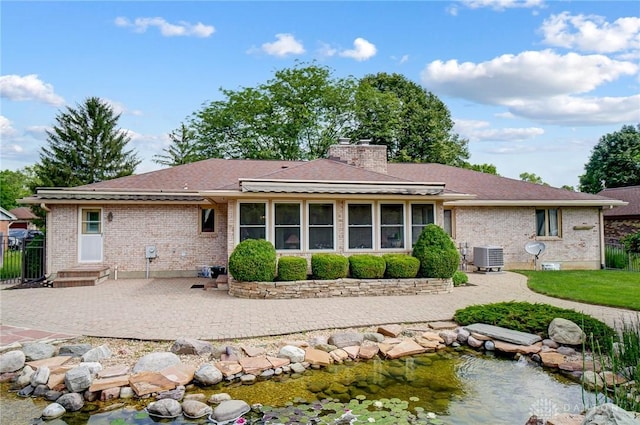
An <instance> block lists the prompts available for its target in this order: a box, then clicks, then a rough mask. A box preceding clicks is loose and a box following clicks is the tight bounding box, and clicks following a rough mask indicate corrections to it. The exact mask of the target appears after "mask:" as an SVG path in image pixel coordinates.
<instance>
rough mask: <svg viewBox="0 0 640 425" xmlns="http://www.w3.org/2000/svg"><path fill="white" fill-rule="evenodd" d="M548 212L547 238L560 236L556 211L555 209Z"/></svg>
mask: <svg viewBox="0 0 640 425" xmlns="http://www.w3.org/2000/svg"><path fill="white" fill-rule="evenodd" d="M548 211H549V236H558V235H559V234H560V231H559V226H558V210H557V209H556V208H553V209H550V210H548Z"/></svg>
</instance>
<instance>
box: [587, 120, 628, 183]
mask: <svg viewBox="0 0 640 425" xmlns="http://www.w3.org/2000/svg"><path fill="white" fill-rule="evenodd" d="M635 185H640V124H638V125H637V126H636V127H634V126H632V125H624V126H622V128H621V129H620V130H619V131H615V132H613V133H609V134H605V135H604V136H602V137H601V138H600V140H599V141H598V144H597V145H596V146H595V147H594V148H593V150H592V151H591V156H590V157H589V162H587V164H585V173H584V174H583V175H581V176H580V191H581V192H588V193H598V192H600V191H601V190H603V189H605V188H614V187H626V186H635Z"/></svg>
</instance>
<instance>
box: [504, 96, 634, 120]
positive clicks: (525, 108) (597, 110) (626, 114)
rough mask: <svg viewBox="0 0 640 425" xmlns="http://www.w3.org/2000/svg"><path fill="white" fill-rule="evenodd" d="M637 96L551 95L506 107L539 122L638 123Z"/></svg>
mask: <svg viewBox="0 0 640 425" xmlns="http://www.w3.org/2000/svg"><path fill="white" fill-rule="evenodd" d="M639 105H640V94H638V95H633V96H627V97H575V96H554V97H551V98H548V99H542V100H538V101H535V102H527V103H523V104H521V105H514V106H512V107H510V108H509V109H510V111H511V112H513V113H514V114H516V115H519V116H521V117H526V118H529V119H533V120H536V121H539V122H543V123H550V124H561V125H579V126H591V125H604V124H624V123H630V122H631V123H637V122H640V108H639V107H638V106H639Z"/></svg>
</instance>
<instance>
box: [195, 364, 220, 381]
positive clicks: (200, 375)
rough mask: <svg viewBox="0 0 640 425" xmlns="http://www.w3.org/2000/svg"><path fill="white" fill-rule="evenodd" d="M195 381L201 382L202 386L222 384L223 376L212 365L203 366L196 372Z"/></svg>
mask: <svg viewBox="0 0 640 425" xmlns="http://www.w3.org/2000/svg"><path fill="white" fill-rule="evenodd" d="M193 379H195V380H196V381H197V382H199V383H200V384H202V385H205V386H208V385H215V384H217V383H219V382H222V379H223V376H222V372H220V369H218V368H217V367H215V366H214V365H212V364H203V365H202V366H200V367H199V368H198V370H196V372H195V373H194V375H193Z"/></svg>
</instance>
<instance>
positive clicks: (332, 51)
mask: <svg viewBox="0 0 640 425" xmlns="http://www.w3.org/2000/svg"><path fill="white" fill-rule="evenodd" d="M316 52H317V54H318V56H320V57H323V58H330V57H332V56H335V55H336V54H337V53H338V49H336V48H335V47H332V46H331V45H330V44H328V43H320V47H319V48H318V50H317V51H316Z"/></svg>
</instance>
